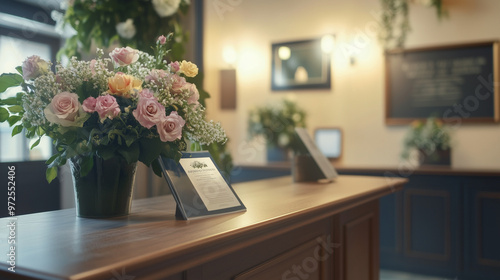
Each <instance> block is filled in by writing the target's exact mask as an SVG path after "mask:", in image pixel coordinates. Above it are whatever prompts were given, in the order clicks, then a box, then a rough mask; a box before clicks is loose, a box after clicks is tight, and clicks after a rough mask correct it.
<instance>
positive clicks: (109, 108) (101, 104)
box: [95, 94, 120, 122]
mask: <svg viewBox="0 0 500 280" xmlns="http://www.w3.org/2000/svg"><path fill="white" fill-rule="evenodd" d="M95 111H96V112H97V113H98V114H99V118H100V119H101V122H104V120H105V119H106V118H110V119H113V118H114V117H117V116H118V115H120V106H119V105H118V103H117V102H116V98H115V97H113V96H111V95H109V94H107V95H102V96H99V97H97V98H96V104H95Z"/></svg>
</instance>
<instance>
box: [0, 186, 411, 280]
mask: <svg viewBox="0 0 500 280" xmlns="http://www.w3.org/2000/svg"><path fill="white" fill-rule="evenodd" d="M406 182H407V180H406V179H401V178H398V179H390V180H388V179H386V178H383V177H370V176H340V177H339V178H338V179H337V180H336V181H335V182H333V183H327V184H325V183H323V184H321V183H292V179H291V177H280V178H275V179H269V180H261V181H253V182H247V183H239V184H235V185H234V186H233V187H234V189H235V191H236V192H237V194H238V195H239V196H240V198H241V200H242V201H243V203H244V204H245V205H246V207H247V208H248V211H246V212H239V213H233V214H226V215H221V216H216V217H210V218H205V219H199V220H191V221H180V220H175V218H174V212H175V211H174V209H175V202H174V200H173V198H172V197H171V196H163V197H155V198H148V199H142V200H134V202H133V210H132V214H131V215H130V216H128V217H124V218H116V219H102V220H97V219H85V218H78V217H76V216H75V210H74V209H66V210H59V211H51V212H44V213H37V214H30V215H24V216H18V217H17V226H16V244H17V251H16V273H15V274H8V273H9V272H7V268H8V267H9V265H8V264H6V262H5V260H6V257H5V254H4V257H3V260H2V262H1V263H0V278H3V277H2V275H3V276H5V275H6V274H8V277H12V278H14V279H15V277H16V276H17V277H21V276H31V277H34V278H43V279H96V278H99V279H100V278H103V279H110V278H112V277H113V274H112V273H113V272H116V273H117V275H120V274H121V273H122V272H123V271H124V270H126V272H128V271H141V270H154V268H155V267H159V266H161V267H165V266H168V267H169V268H170V270H169V272H171V273H177V272H180V271H183V270H184V269H187V268H188V267H193V266H195V265H200V264H202V263H205V262H207V261H209V260H212V259H215V258H217V257H219V256H221V255H222V254H228V253H230V252H234V251H236V250H238V249H241V248H244V247H247V246H251V245H252V244H257V242H259V241H262V239H263V238H265V236H266V237H267V236H270V235H271V236H272V235H273V234H274V236H276V235H277V234H280V233H283V232H286V231H289V230H291V229H294V228H297V227H298V226H301V225H305V224H307V223H310V222H313V221H318V220H320V219H324V218H326V217H328V216H331V215H333V214H336V213H339V212H341V211H344V210H346V209H349V208H351V207H354V206H357V205H360V204H363V203H365V202H368V201H371V200H374V199H377V198H379V197H382V196H384V195H387V194H390V193H392V192H395V191H399V190H400V189H401V188H402V186H403V184H404V183H406ZM19 199H22V198H19ZM0 221H1V222H0V225H1V226H0V238H1V239H0V251H1V252H4V253H5V252H8V247H7V246H9V245H8V243H7V238H6V237H7V236H8V235H9V232H8V228H7V227H6V226H5V225H7V224H8V222H9V220H8V218H3V219H0ZM264 233H265V234H264ZM187 255H189V256H190V257H189V258H187V257H186V256H187ZM23 279H25V278H23Z"/></svg>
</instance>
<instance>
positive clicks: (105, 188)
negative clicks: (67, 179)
mask: <svg viewBox="0 0 500 280" xmlns="http://www.w3.org/2000/svg"><path fill="white" fill-rule="evenodd" d="M69 162H70V167H71V174H72V175H73V186H74V188H75V203H76V214H77V216H79V217H83V218H97V219H99V218H111V217H120V216H126V215H128V214H129V213H130V206H131V205H132V194H133V187H134V180H135V172H136V169H137V162H135V163H132V164H128V163H127V162H126V161H125V159H123V158H121V157H114V158H111V159H109V160H103V159H102V158H100V157H98V156H94V166H93V167H92V170H90V172H89V173H88V174H87V175H85V176H81V175H80V166H81V157H74V158H72V159H70V161H69Z"/></svg>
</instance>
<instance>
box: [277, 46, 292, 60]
mask: <svg viewBox="0 0 500 280" xmlns="http://www.w3.org/2000/svg"><path fill="white" fill-rule="evenodd" d="M290 55H291V51H290V48H289V47H285V46H283V47H280V48H279V49H278V56H279V58H280V59H281V60H287V59H289V58H290Z"/></svg>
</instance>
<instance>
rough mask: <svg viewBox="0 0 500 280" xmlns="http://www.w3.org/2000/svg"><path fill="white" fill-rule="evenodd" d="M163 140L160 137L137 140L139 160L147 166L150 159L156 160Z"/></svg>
mask: <svg viewBox="0 0 500 280" xmlns="http://www.w3.org/2000/svg"><path fill="white" fill-rule="evenodd" d="M162 145H164V143H163V142H161V140H160V138H152V139H147V138H143V139H141V140H140V142H139V146H140V155H139V161H140V162H142V163H144V164H145V165H146V166H149V165H150V164H151V162H152V161H154V160H156V159H157V158H158V156H159V155H160V153H161V150H162Z"/></svg>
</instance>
